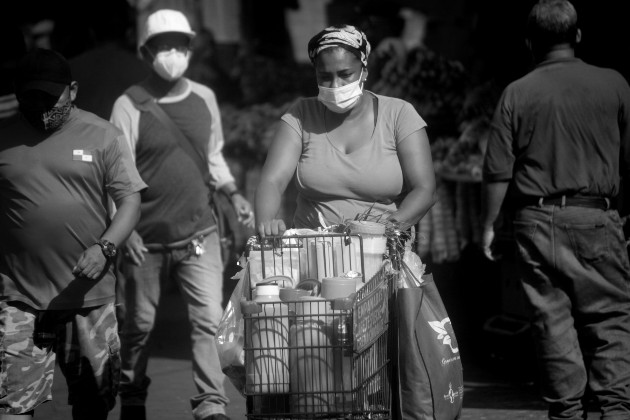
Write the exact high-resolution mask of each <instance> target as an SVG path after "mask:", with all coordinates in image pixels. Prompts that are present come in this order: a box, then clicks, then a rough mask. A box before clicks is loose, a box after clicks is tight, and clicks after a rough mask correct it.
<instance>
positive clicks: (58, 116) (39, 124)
mask: <svg viewBox="0 0 630 420" xmlns="http://www.w3.org/2000/svg"><path fill="white" fill-rule="evenodd" d="M55 102H56V101H55ZM71 111H72V101H71V100H70V98H68V100H66V101H65V102H64V103H63V104H61V105H56V106H55V105H52V106H50V105H48V104H46V101H30V100H28V99H22V100H20V112H21V113H22V115H24V117H25V118H26V119H27V120H28V122H29V123H31V125H33V126H34V127H36V128H39V129H40V130H44V131H50V132H52V131H55V130H57V129H59V127H61V126H62V125H63V124H64V123H65V122H66V121H67V120H68V117H69V116H70V112H71Z"/></svg>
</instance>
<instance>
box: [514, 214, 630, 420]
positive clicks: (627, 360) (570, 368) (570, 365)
mask: <svg viewBox="0 0 630 420" xmlns="http://www.w3.org/2000/svg"><path fill="white" fill-rule="evenodd" d="M514 233H515V239H516V243H517V245H518V250H519V256H520V258H519V260H520V263H521V268H522V282H523V286H524V289H525V293H526V296H527V298H528V300H529V302H530V303H531V305H532V309H533V315H532V316H533V319H532V330H533V334H534V342H535V344H536V349H537V356H538V361H539V364H540V368H541V378H540V379H541V384H542V393H543V398H544V399H545V400H546V401H547V402H548V403H549V418H550V419H553V420H556V419H585V418H586V406H585V398H584V397H585V393H586V392H587V389H588V390H589V391H590V395H588V394H586V395H587V396H591V397H593V399H594V401H595V403H596V404H597V406H598V408H599V409H600V411H601V415H602V417H601V418H602V419H607V420H611V419H630V264H629V263H628V253H627V251H626V244H625V241H624V237H623V232H622V225H621V221H620V218H619V214H618V213H617V211H616V210H607V211H604V210H599V209H591V208H584V207H570V206H567V207H562V206H556V205H547V206H542V207H538V206H529V207H525V208H522V209H520V210H519V211H517V212H516V214H515V218H514Z"/></svg>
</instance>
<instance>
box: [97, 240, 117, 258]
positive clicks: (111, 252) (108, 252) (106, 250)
mask: <svg viewBox="0 0 630 420" xmlns="http://www.w3.org/2000/svg"><path fill="white" fill-rule="evenodd" d="M96 245H98V246H100V247H101V251H103V255H105V258H107V259H108V260H109V259H112V258H114V257H115V256H116V252H117V250H116V245H114V244H113V243H112V242H110V241H108V240H107V239H99V240H98V241H96Z"/></svg>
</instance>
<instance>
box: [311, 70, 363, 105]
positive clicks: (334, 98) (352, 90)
mask: <svg viewBox="0 0 630 420" xmlns="http://www.w3.org/2000/svg"><path fill="white" fill-rule="evenodd" d="M362 78H363V69H361V75H360V76H359V78H358V79H357V80H355V81H354V82H352V83H348V84H347V85H343V86H339V87H334V88H327V87H324V86H318V88H319V95H318V96H317V99H318V100H319V101H320V102H321V103H323V104H324V106H326V108H328V109H329V110H331V111H332V112H336V113H338V114H341V113H344V112H347V111H350V110H351V109H352V108H354V106H355V105H356V104H357V103H358V102H359V98H360V97H361V95H363V80H361V79H362Z"/></svg>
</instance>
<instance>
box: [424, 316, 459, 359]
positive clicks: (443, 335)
mask: <svg viewBox="0 0 630 420" xmlns="http://www.w3.org/2000/svg"><path fill="white" fill-rule="evenodd" d="M450 322H451V319H450V318H449V317H446V318H444V319H443V320H442V321H429V325H430V326H431V328H433V330H434V331H435V332H436V333H438V336H437V339H438V340H442V344H444V345H445V346H449V347H450V348H451V351H452V352H453V353H459V347H453V340H452V339H451V335H450V334H449V332H448V331H447V330H446V324H450ZM455 345H457V344H455Z"/></svg>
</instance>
